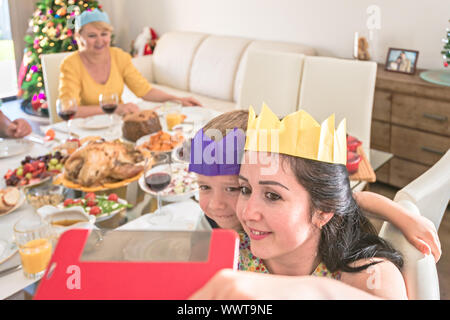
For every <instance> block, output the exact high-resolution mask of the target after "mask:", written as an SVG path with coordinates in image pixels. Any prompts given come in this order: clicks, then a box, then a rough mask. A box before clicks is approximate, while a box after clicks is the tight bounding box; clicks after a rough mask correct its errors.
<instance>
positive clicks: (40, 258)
mask: <svg viewBox="0 0 450 320" xmlns="http://www.w3.org/2000/svg"><path fill="white" fill-rule="evenodd" d="M19 253H20V258H21V260H22V267H23V271H24V272H25V273H26V274H30V275H33V274H36V273H39V272H42V271H44V270H45V268H47V264H48V262H49V261H50V258H51V256H52V243H51V242H50V240H49V239H35V240H31V241H29V242H27V243H26V244H25V245H23V246H21V247H20V250H19Z"/></svg>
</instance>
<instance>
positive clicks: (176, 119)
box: [164, 101, 183, 131]
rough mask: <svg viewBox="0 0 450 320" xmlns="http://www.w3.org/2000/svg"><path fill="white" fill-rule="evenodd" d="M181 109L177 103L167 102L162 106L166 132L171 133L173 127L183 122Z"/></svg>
mask: <svg viewBox="0 0 450 320" xmlns="http://www.w3.org/2000/svg"><path fill="white" fill-rule="evenodd" d="M181 108H182V105H181V103H179V102H177V101H168V102H166V103H165V104H164V116H165V119H166V125H167V130H169V131H171V130H172V128H173V127H175V126H176V125H179V124H180V123H181V122H183V115H182V114H181Z"/></svg>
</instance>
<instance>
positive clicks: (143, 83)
mask: <svg viewBox="0 0 450 320" xmlns="http://www.w3.org/2000/svg"><path fill="white" fill-rule="evenodd" d="M112 31H113V27H112V26H111V24H110V21H109V17H108V15H107V14H106V12H101V11H100V10H98V9H94V10H92V11H85V12H83V13H82V14H81V15H79V16H77V17H76V20H75V39H76V41H77V43H78V46H79V50H78V51H76V52H74V53H72V54H71V55H69V56H67V57H66V58H65V59H64V61H63V62H62V64H61V67H60V70H61V74H60V84H59V98H61V99H64V98H72V99H76V100H77V103H78V105H79V106H80V107H79V108H78V111H77V114H76V115H75V117H87V116H92V115H96V114H101V113H103V111H102V109H101V108H100V107H99V95H100V94H102V93H103V94H104V93H117V94H118V97H119V99H120V101H119V105H118V107H117V110H116V113H118V114H125V113H128V112H133V111H137V110H138V109H139V108H138V106H137V105H135V104H133V103H127V104H124V103H123V102H122V101H121V98H120V97H121V96H122V92H123V89H124V85H125V84H126V85H127V86H128V87H129V88H130V90H131V91H133V93H134V94H136V96H138V97H140V98H142V99H144V100H148V101H155V102H164V101H168V100H178V101H180V102H181V103H182V104H183V105H186V106H193V105H195V106H200V105H201V103H200V102H199V101H197V100H196V99H195V98H193V97H176V96H173V95H170V94H168V93H166V92H164V91H162V90H159V89H156V88H152V86H151V85H150V83H149V82H148V81H147V80H146V79H145V78H144V77H143V76H142V75H141V74H140V73H139V71H138V70H137V69H136V68H135V67H134V65H133V63H132V61H131V56H130V55H129V54H128V53H126V52H124V51H123V50H122V49H120V48H115V47H110V43H111V33H112Z"/></svg>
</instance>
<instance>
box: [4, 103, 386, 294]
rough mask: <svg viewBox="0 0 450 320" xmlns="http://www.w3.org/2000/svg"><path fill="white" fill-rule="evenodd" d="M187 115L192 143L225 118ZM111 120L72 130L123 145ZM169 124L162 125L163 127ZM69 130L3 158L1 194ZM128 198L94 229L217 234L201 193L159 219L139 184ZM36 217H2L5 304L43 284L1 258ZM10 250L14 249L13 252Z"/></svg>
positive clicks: (24, 210) (76, 124)
mask: <svg viewBox="0 0 450 320" xmlns="http://www.w3.org/2000/svg"><path fill="white" fill-rule="evenodd" d="M182 112H183V113H184V114H185V115H186V122H187V123H190V124H191V125H192V128H191V130H190V132H189V133H187V134H186V136H187V137H188V138H189V137H192V136H193V135H194V134H195V132H196V131H197V130H199V129H200V128H202V127H203V126H204V125H205V124H206V123H207V122H208V121H209V120H211V119H212V118H214V117H215V116H217V115H219V114H221V113H220V112H218V111H215V110H212V109H208V108H200V107H185V108H183V111H182ZM159 116H160V117H161V121H162V120H163V116H162V114H161V113H159ZM108 121H111V118H110V117H109V116H108V115H97V116H94V117H89V118H84V119H74V120H73V121H72V123H71V128H70V129H71V130H70V131H71V133H72V135H74V136H75V137H77V138H80V139H81V138H84V137H88V136H99V137H102V138H104V139H106V140H114V139H122V140H123V136H122V129H121V128H122V120H121V118H120V117H114V118H113V122H110V123H109V124H108ZM163 122H164V121H162V122H161V123H162V124H163ZM163 128H164V125H163ZM49 129H53V130H54V132H55V139H54V140H52V141H46V140H45V139H44V135H45V133H46V132H47V131H48V130H49ZM68 129H69V128H68V123H67V122H58V123H54V124H50V125H42V126H41V127H40V131H39V132H33V133H32V134H31V135H30V136H28V137H26V138H24V141H26V143H27V146H28V147H27V148H26V150H25V151H24V152H20V153H18V152H12V153H13V154H12V155H11V156H3V157H0V189H3V188H5V187H6V185H5V179H4V178H3V177H4V175H5V173H6V172H7V171H8V170H9V169H14V168H17V167H18V166H19V165H20V163H21V161H22V160H23V159H24V157H25V156H31V157H38V156H42V155H45V154H48V153H50V152H51V151H52V149H53V148H54V147H55V146H57V145H58V144H61V143H62V142H63V141H65V140H66V139H67V138H68V137H69V135H68V132H69V131H68ZM368 152H370V157H371V162H372V159H373V160H374V161H375V166H374V170H376V169H377V168H378V167H379V166H381V165H382V164H383V163H385V162H386V161H388V160H389V158H390V156H392V155H389V154H387V153H377V152H376V151H375V152H371V151H369V150H368ZM16 153H18V154H16ZM360 183H361V181H351V187H352V188H356V187H357V186H358V185H359V184H360ZM69 191H70V192H72V196H82V194H81V193H80V191H76V190H69ZM23 192H24V191H23ZM125 197H126V200H127V201H128V202H129V203H131V204H132V205H133V207H132V208H130V209H127V210H125V211H124V212H123V213H122V214H121V215H117V216H116V217H114V219H110V220H111V221H106V222H103V223H97V224H96V225H95V226H94V228H98V229H105V230H190V231H193V230H211V227H210V224H209V223H208V221H207V220H206V218H205V215H204V214H203V212H202V211H201V209H200V207H199V205H198V194H197V195H196V196H194V197H192V198H191V199H187V200H186V199H184V200H183V201H184V202H182V203H163V207H162V208H161V210H160V211H159V212H158V214H155V209H156V201H155V198H154V197H153V196H152V195H150V194H148V193H146V192H144V191H143V190H142V188H140V187H139V185H138V182H137V181H134V182H131V183H130V184H129V185H128V186H127V187H126V194H125ZM180 212H181V213H183V214H180ZM36 214H37V212H36V209H34V208H33V207H32V206H31V204H29V203H28V201H26V200H25V201H24V202H23V204H21V205H20V207H18V208H17V209H16V210H14V211H13V212H11V213H9V214H3V215H0V299H2V300H3V299H17V297H19V298H18V299H23V298H24V297H29V298H32V296H33V293H34V292H35V290H36V287H37V285H38V283H39V280H33V279H28V278H26V277H25V275H24V273H23V271H22V270H21V269H20V265H21V262H20V256H19V253H18V250H17V249H16V250H13V251H14V253H12V254H11V255H10V256H9V257H7V258H6V259H3V260H2V259H1V258H2V250H3V251H5V250H8V248H6V247H5V243H6V246H7V245H12V244H13V243H14V235H13V226H14V225H15V223H16V222H17V221H18V220H20V219H22V218H25V219H27V218H30V217H33V216H34V215H36ZM168 217H170V219H169V218H168ZM2 243H3V247H2V246H1V245H2ZM9 249H10V250H11V248H9Z"/></svg>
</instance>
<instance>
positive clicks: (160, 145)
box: [136, 131, 184, 153]
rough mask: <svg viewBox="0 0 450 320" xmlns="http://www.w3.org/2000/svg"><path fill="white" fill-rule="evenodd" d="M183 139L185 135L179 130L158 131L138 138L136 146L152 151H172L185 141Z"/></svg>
mask: <svg viewBox="0 0 450 320" xmlns="http://www.w3.org/2000/svg"><path fill="white" fill-rule="evenodd" d="M183 141H184V135H183V134H182V133H181V132H179V131H177V132H174V133H168V132H164V131H158V132H156V133H153V134H150V135H147V136H144V137H142V138H140V139H139V140H137V141H136V146H137V147H136V148H137V149H144V150H147V151H150V152H152V153H159V152H166V153H171V152H172V151H173V150H174V149H175V148H176V147H177V146H179V145H180V144H181V143H183Z"/></svg>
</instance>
